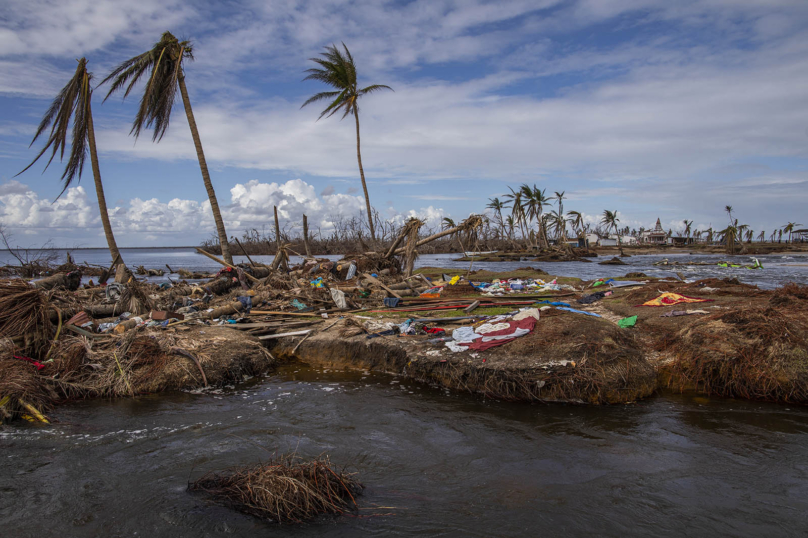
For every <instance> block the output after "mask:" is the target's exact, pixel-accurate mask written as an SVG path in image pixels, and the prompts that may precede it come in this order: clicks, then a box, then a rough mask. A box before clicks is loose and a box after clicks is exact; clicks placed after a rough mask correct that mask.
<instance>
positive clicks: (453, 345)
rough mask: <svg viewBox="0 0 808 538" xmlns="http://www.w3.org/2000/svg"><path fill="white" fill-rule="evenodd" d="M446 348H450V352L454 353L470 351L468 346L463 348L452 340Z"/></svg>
mask: <svg viewBox="0 0 808 538" xmlns="http://www.w3.org/2000/svg"><path fill="white" fill-rule="evenodd" d="M446 347H448V348H449V349H450V350H452V352H453V353H460V352H461V351H468V349H469V348H467V347H466V346H461V345H460V344H458V343H457V342H454V341H452V340H449V341H448V342H446Z"/></svg>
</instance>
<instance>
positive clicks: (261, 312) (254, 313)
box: [249, 310, 328, 318]
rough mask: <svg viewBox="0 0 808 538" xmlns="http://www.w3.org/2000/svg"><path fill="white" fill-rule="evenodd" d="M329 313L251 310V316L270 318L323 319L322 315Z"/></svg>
mask: <svg viewBox="0 0 808 538" xmlns="http://www.w3.org/2000/svg"><path fill="white" fill-rule="evenodd" d="M323 313H328V311H325V312H273V311H269V310H250V313H249V315H250V316H260V315H270V316H303V317H314V318H319V317H322V316H321V315H320V314H323Z"/></svg>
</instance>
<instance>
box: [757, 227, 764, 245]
mask: <svg viewBox="0 0 808 538" xmlns="http://www.w3.org/2000/svg"><path fill="white" fill-rule="evenodd" d="M757 240H758V242H759V243H763V242H764V241H765V240H766V230H763V231H761V232H760V234H758V236H757Z"/></svg>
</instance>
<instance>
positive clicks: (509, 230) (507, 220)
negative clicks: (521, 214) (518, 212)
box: [505, 215, 515, 240]
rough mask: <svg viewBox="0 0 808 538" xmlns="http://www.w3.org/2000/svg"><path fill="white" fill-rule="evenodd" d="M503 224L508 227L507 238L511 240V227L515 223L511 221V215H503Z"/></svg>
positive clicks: (512, 227)
mask: <svg viewBox="0 0 808 538" xmlns="http://www.w3.org/2000/svg"><path fill="white" fill-rule="evenodd" d="M505 224H506V225H507V228H508V239H510V240H513V229H514V225H515V223H514V222H513V215H508V216H507V217H505Z"/></svg>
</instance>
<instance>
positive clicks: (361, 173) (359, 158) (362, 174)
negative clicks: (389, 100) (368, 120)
mask: <svg viewBox="0 0 808 538" xmlns="http://www.w3.org/2000/svg"><path fill="white" fill-rule="evenodd" d="M354 119H355V120H356V160H357V162H358V163H359V177H360V178H362V191H363V192H364V193H365V206H366V207H367V211H368V226H369V227H370V239H371V240H372V241H373V242H374V243H375V242H376V231H375V230H374V229H373V211H372V210H371V209H370V196H369V195H368V184H367V183H365V169H364V168H362V152H361V151H360V150H359V111H358V110H356V108H354ZM373 248H375V247H373Z"/></svg>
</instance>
